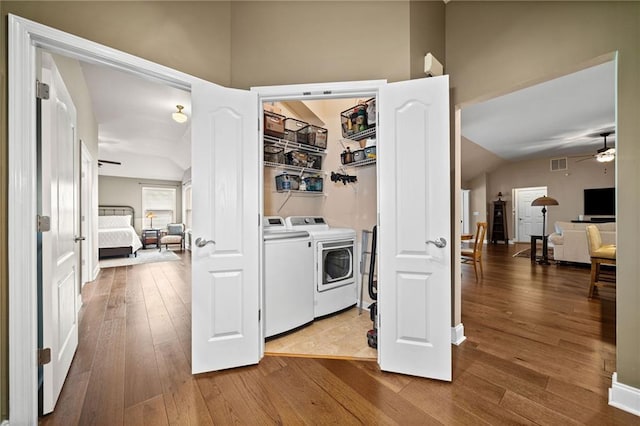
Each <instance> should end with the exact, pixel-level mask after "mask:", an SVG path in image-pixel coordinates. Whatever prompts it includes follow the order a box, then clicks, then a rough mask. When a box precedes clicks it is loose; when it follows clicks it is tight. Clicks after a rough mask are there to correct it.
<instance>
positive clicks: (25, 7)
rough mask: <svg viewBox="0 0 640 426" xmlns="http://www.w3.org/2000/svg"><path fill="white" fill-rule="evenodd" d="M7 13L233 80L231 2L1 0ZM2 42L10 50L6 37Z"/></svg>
mask: <svg viewBox="0 0 640 426" xmlns="http://www.w3.org/2000/svg"><path fill="white" fill-rule="evenodd" d="M7 13H13V14H15V15H18V16H20V17H23V18H27V19H31V20H33V21H36V22H39V23H42V24H45V25H48V26H50V27H53V28H57V29H60V30H62V31H66V32H69V33H71V34H74V35H77V36H80V37H83V38H86V39H89V40H92V41H96V42H98V43H102V44H104V45H106V46H109V47H113V48H115V49H119V50H122V51H124V52H127V53H131V54H133V55H136V56H140V57H142V58H145V59H148V60H150V61H153V62H157V63H159V64H162V65H166V66H168V67H171V68H175V69H178V70H180V71H184V72H186V73H189V74H193V75H195V76H197V77H201V78H203V79H206V80H209V81H213V82H215V83H219V84H222V85H229V84H230V82H231V64H230V56H231V53H230V49H231V38H230V37H231V30H230V28H231V27H230V19H229V18H230V13H231V12H230V5H229V2H225V1H194V2H168V1H69V2H58V1H3V2H2V18H3V20H6V15H7ZM3 25H6V22H4V23H3ZM3 34H4V32H3ZM0 48H1V49H2V51H3V52H6V45H5V43H2V46H0ZM2 60H3V63H4V55H3V59H2Z"/></svg>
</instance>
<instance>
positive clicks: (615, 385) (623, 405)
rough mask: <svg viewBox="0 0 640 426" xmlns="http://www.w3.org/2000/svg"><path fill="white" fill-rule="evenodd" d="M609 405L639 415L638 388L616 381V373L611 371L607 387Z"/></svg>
mask: <svg viewBox="0 0 640 426" xmlns="http://www.w3.org/2000/svg"><path fill="white" fill-rule="evenodd" d="M609 405H611V406H613V407H616V408H619V409H621V410H623V411H626V412H628V413H631V414H633V415H636V416H640V389H638V388H634V387H632V386H629V385H625V384H624V383H619V382H618V373H613V377H612V378H611V388H610V389H609Z"/></svg>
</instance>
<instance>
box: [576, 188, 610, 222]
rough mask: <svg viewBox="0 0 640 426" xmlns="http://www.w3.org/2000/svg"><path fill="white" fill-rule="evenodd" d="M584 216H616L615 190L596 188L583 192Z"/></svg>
mask: <svg viewBox="0 0 640 426" xmlns="http://www.w3.org/2000/svg"><path fill="white" fill-rule="evenodd" d="M584 214H586V215H607V216H615V214H616V189H615V188H596V189H585V190H584Z"/></svg>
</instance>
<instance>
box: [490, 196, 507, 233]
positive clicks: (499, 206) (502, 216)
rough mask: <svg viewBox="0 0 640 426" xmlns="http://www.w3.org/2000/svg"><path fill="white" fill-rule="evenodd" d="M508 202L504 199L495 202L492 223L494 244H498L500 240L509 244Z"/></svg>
mask: <svg viewBox="0 0 640 426" xmlns="http://www.w3.org/2000/svg"><path fill="white" fill-rule="evenodd" d="M506 204H507V203H506V202H505V201H503V200H498V201H494V202H493V221H492V223H491V242H492V243H493V244H497V243H498V241H504V243H505V244H509V234H508V232H507V218H506Z"/></svg>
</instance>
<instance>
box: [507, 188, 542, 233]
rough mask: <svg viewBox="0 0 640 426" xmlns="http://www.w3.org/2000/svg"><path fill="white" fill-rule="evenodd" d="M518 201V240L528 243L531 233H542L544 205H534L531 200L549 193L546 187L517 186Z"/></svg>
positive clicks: (516, 196)
mask: <svg viewBox="0 0 640 426" xmlns="http://www.w3.org/2000/svg"><path fill="white" fill-rule="evenodd" d="M514 192H515V198H516V200H518V201H517V206H518V207H517V211H516V220H517V222H518V235H517V238H518V241H519V242H521V243H528V242H529V241H531V235H542V207H533V206H532V205H531V202H532V201H533V200H535V199H536V198H538V197H542V196H544V195H547V188H546V187H539V188H516V189H514Z"/></svg>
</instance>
